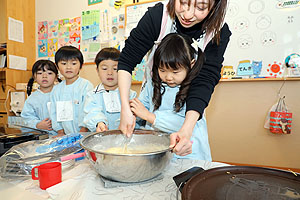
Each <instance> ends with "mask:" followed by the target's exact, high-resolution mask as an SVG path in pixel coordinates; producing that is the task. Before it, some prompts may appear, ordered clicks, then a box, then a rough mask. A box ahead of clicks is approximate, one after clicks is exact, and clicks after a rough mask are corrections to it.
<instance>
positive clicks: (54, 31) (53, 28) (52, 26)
mask: <svg viewBox="0 0 300 200" xmlns="http://www.w3.org/2000/svg"><path fill="white" fill-rule="evenodd" d="M48 27H49V30H48V38H57V37H58V20H53V21H49V22H48Z"/></svg>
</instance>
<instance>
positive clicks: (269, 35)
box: [261, 31, 276, 46]
mask: <svg viewBox="0 0 300 200" xmlns="http://www.w3.org/2000/svg"><path fill="white" fill-rule="evenodd" d="M275 43H276V33H274V32H272V31H266V32H263V33H262V35H261V44H262V46H272V45H274V44H275Z"/></svg>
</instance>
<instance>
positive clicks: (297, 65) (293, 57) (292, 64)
mask: <svg viewBox="0 0 300 200" xmlns="http://www.w3.org/2000/svg"><path fill="white" fill-rule="evenodd" d="M284 62H285V66H286V70H287V72H286V74H287V76H288V77H299V76H300V55H299V54H297V53H292V54H290V55H288V56H287V57H286V58H285V61H284Z"/></svg>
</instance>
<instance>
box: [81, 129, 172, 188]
mask: <svg viewBox="0 0 300 200" xmlns="http://www.w3.org/2000/svg"><path fill="white" fill-rule="evenodd" d="M169 143H170V139H169V135H168V134H165V133H161V132H157V131H152V130H135V131H134V133H133V136H132V138H131V140H130V142H129V143H128V144H127V147H128V148H134V147H135V146H139V147H140V146H141V145H145V146H147V145H149V144H150V145H152V144H153V145H160V146H161V147H162V148H161V150H155V151H149V152H146V153H145V152H143V153H131V154H130V153H129V154H128V153H127V154H123V153H107V152H105V151H106V150H107V149H109V148H115V147H123V146H124V136H123V134H122V133H121V131H119V130H110V131H106V132H103V133H93V134H91V135H88V136H86V137H85V138H83V139H82V140H81V141H80V145H81V146H82V147H83V148H84V149H85V150H86V153H87V158H88V160H89V161H90V163H91V164H92V165H93V167H94V168H95V169H96V171H97V172H98V173H99V174H100V175H101V176H103V177H105V178H107V179H110V180H113V181H119V182H140V181H145V180H149V179H151V178H154V177H156V176H158V175H159V174H160V173H161V172H162V171H163V169H164V168H165V167H166V166H167V165H168V164H169V162H170V160H171V158H172V153H171V151H170V150H169Z"/></svg>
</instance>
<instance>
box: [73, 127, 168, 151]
mask: <svg viewBox="0 0 300 200" xmlns="http://www.w3.org/2000/svg"><path fill="white" fill-rule="evenodd" d="M117 134H123V133H122V132H121V130H108V131H104V132H94V133H91V134H89V135H86V136H84V137H83V138H81V139H80V141H79V143H80V146H81V147H82V148H83V149H84V150H87V151H89V152H93V153H99V154H104V155H113V156H132V157H135V156H150V155H156V154H159V153H165V152H168V151H170V152H172V148H170V147H168V148H166V149H163V150H159V151H152V152H148V153H135V154H129V153H118V154H117V153H109V152H105V151H96V150H92V149H90V148H88V147H86V146H85V145H84V144H83V142H84V141H85V140H86V139H87V138H89V137H92V136H94V135H103V136H105V135H117ZM133 134H136V135H139V134H152V135H162V136H168V137H169V136H170V134H168V133H165V132H162V131H155V130H143V129H135V130H134V131H133Z"/></svg>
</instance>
